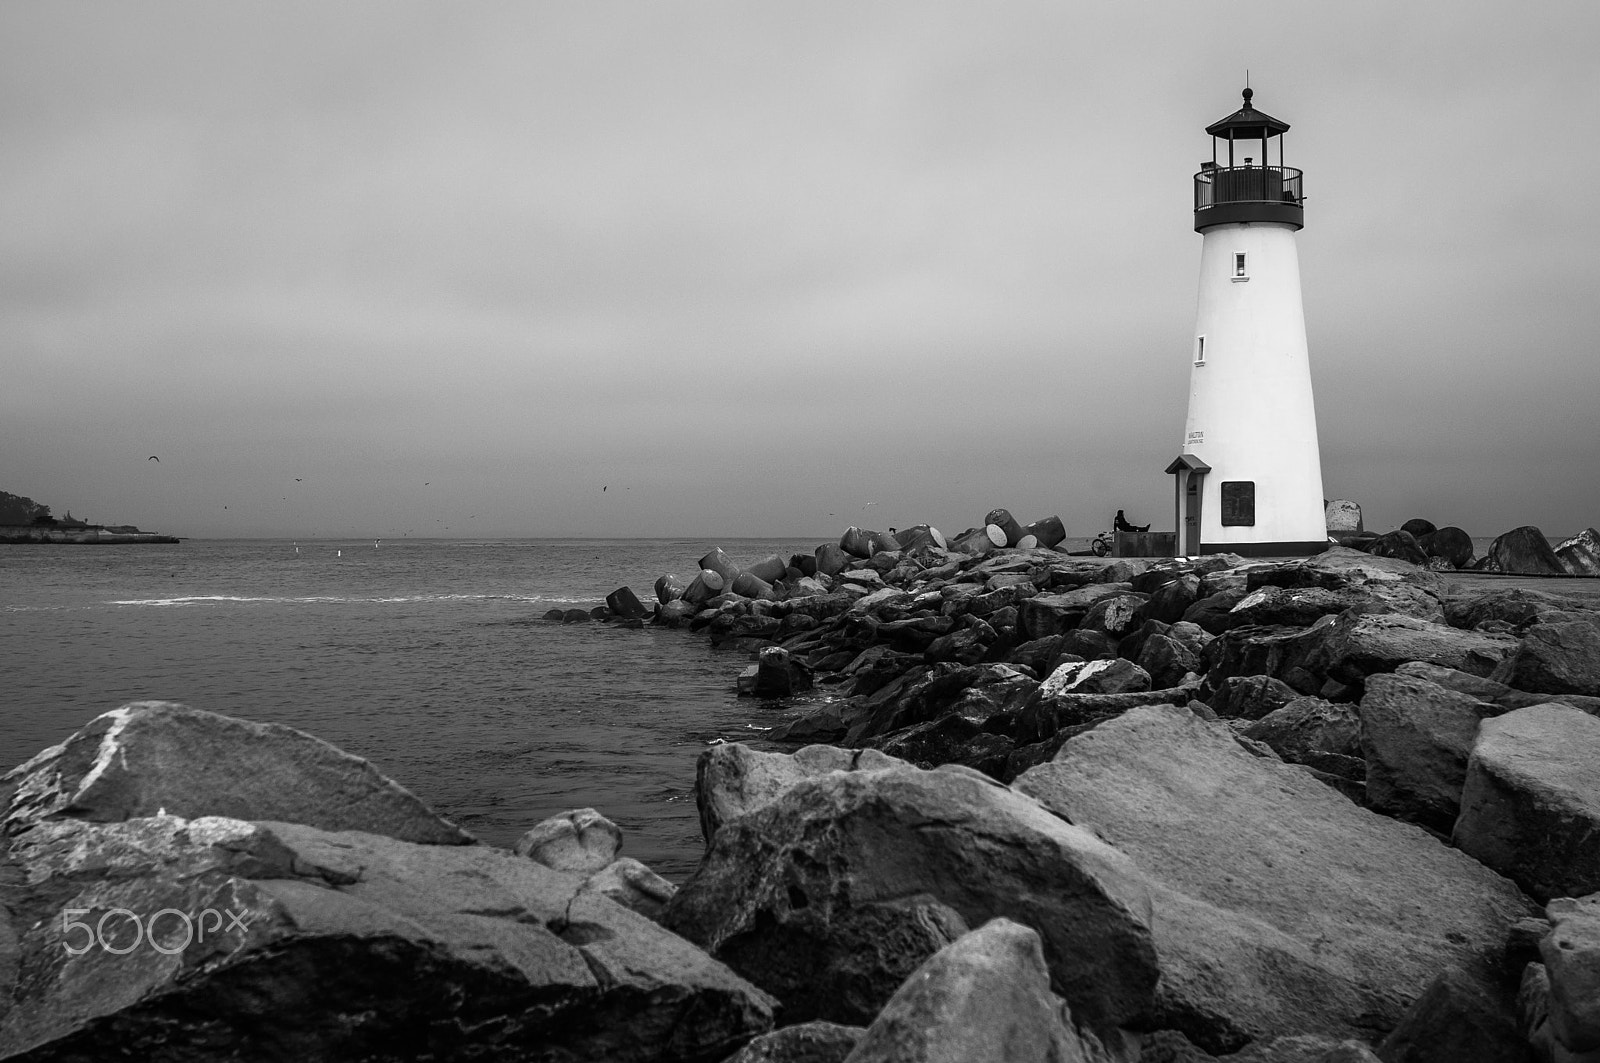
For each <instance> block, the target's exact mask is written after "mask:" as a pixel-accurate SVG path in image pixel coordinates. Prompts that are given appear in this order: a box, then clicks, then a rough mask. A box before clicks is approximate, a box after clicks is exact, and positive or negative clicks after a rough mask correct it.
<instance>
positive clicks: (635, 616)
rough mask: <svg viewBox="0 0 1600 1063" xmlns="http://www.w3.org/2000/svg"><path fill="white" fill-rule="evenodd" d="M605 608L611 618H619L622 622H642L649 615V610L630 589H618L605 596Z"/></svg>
mask: <svg viewBox="0 0 1600 1063" xmlns="http://www.w3.org/2000/svg"><path fill="white" fill-rule="evenodd" d="M606 608H607V609H608V610H609V611H610V612H611V615H612V616H620V617H622V618H623V619H624V620H642V619H643V618H645V617H647V616H649V615H650V610H648V609H646V608H645V607H644V603H643V602H641V601H640V600H639V596H638V595H637V594H634V593H633V588H632V587H618V588H617V589H616V590H614V591H612V592H611V593H610V594H608V595H606Z"/></svg>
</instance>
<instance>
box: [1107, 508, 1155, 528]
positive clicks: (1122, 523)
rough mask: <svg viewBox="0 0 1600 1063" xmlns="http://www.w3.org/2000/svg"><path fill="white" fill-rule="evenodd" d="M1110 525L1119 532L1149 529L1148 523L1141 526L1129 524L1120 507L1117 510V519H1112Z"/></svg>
mask: <svg viewBox="0 0 1600 1063" xmlns="http://www.w3.org/2000/svg"><path fill="white" fill-rule="evenodd" d="M1111 526H1112V527H1113V528H1114V529H1116V530H1117V531H1119V532H1142V531H1149V530H1150V525H1148V524H1145V525H1142V526H1141V525H1135V524H1129V523H1128V518H1127V517H1125V516H1123V515H1122V510H1120V509H1119V510H1117V519H1116V520H1114V521H1112V523H1111Z"/></svg>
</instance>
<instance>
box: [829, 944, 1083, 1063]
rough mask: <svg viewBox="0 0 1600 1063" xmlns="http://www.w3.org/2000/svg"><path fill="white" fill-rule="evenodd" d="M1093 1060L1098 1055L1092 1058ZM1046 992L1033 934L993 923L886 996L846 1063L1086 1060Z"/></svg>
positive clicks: (937, 955)
mask: <svg viewBox="0 0 1600 1063" xmlns="http://www.w3.org/2000/svg"><path fill="white" fill-rule="evenodd" d="M1097 1055H1098V1053H1097ZM1089 1058H1090V1055H1089V1050H1086V1049H1085V1047H1084V1045H1083V1043H1082V1042H1081V1041H1080V1040H1079V1039H1078V1036H1077V1033H1076V1031H1075V1030H1073V1028H1072V1026H1071V1017H1070V1015H1069V1014H1067V1013H1066V1009H1065V1008H1063V1007H1062V1005H1061V1002H1060V1001H1059V1000H1058V999H1057V998H1056V997H1055V996H1054V995H1053V994H1052V993H1051V992H1050V972H1049V970H1048V969H1047V968H1046V967H1045V962H1044V951H1043V949H1042V948H1041V946H1040V942H1039V935H1038V934H1036V933H1035V932H1034V931H1033V930H1032V929H1030V928H1029V927H1026V926H1023V925H1021V924H1019V923H1014V922H1012V921H1011V920H1009V919H1005V918H998V919H992V920H990V921H989V922H988V923H986V924H984V925H983V926H982V927H980V928H979V929H977V930H974V931H972V932H971V933H969V934H966V935H964V936H963V937H961V938H960V939H959V940H957V941H955V942H952V943H951V944H949V945H947V946H945V947H944V948H943V949H941V950H939V952H937V953H935V954H934V955H933V956H931V957H929V958H928V960H927V962H925V963H924V964H923V965H922V966H921V967H919V968H917V970H916V971H915V972H913V973H912V975H911V977H910V978H908V979H906V981H905V983H904V984H903V985H902V986H901V987H900V988H899V989H898V990H896V991H895V994H894V996H892V997H890V998H889V1001H888V1003H886V1004H885V1005H884V1006H883V1010H882V1011H881V1012H880V1013H879V1014H878V1016H877V1018H875V1019H874V1020H873V1021H872V1025H871V1026H869V1027H867V1032H866V1033H865V1034H863V1035H862V1037H861V1040H860V1041H859V1042H858V1043H857V1045H856V1049H855V1051H854V1052H852V1053H851V1054H850V1060H851V1063H1046V1061H1049V1063H1087V1061H1088V1060H1089Z"/></svg>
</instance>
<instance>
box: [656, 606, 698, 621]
mask: <svg viewBox="0 0 1600 1063" xmlns="http://www.w3.org/2000/svg"><path fill="white" fill-rule="evenodd" d="M696 612H697V610H696V608H695V606H694V605H693V604H692V603H690V602H687V601H684V600H682V599H675V600H673V601H670V602H667V603H666V604H665V605H663V606H662V607H661V609H660V611H658V612H657V613H656V621H657V622H658V623H661V624H664V625H665V626H667V627H681V626H683V625H684V624H687V623H688V622H689V621H690V619H692V618H693V617H694V614H695V613H696Z"/></svg>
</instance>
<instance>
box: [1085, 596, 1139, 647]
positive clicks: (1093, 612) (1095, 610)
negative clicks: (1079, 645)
mask: <svg viewBox="0 0 1600 1063" xmlns="http://www.w3.org/2000/svg"><path fill="white" fill-rule="evenodd" d="M1144 603H1145V599H1144V598H1143V597H1142V596H1140V595H1137V594H1115V595H1112V596H1110V597H1107V598H1101V599H1100V600H1099V601H1097V602H1095V603H1094V604H1093V605H1091V606H1090V607H1089V611H1088V612H1087V613H1085V614H1084V615H1083V620H1081V621H1080V622H1079V626H1080V627H1082V628H1084V629H1085V630H1088V631H1101V632H1104V633H1105V634H1106V636H1107V637H1109V638H1113V639H1120V638H1122V637H1123V636H1124V635H1127V634H1129V633H1130V632H1132V631H1134V630H1135V629H1136V628H1138V626H1139V625H1140V624H1141V623H1143V622H1144V617H1143V615H1142V613H1141V610H1142V609H1143V607H1144Z"/></svg>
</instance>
